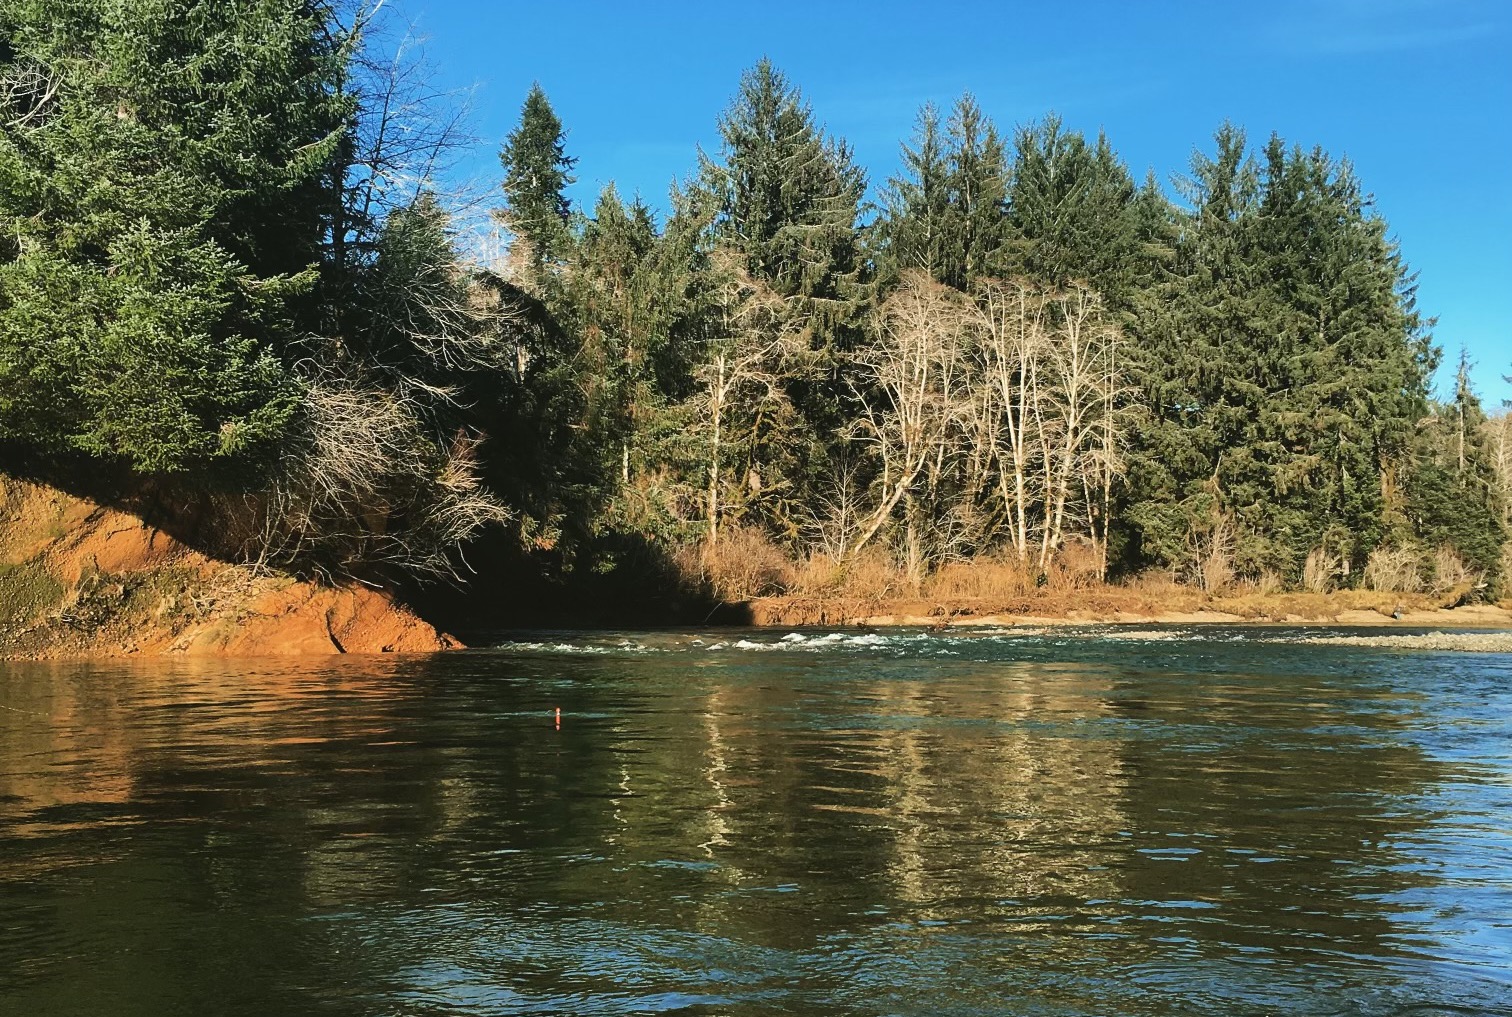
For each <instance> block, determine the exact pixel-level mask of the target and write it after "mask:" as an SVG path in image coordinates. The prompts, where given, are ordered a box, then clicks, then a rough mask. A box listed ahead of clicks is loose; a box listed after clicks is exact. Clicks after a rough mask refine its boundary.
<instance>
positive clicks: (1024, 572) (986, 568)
mask: <svg viewBox="0 0 1512 1017" xmlns="http://www.w3.org/2000/svg"><path fill="white" fill-rule="evenodd" d="M1034 589H1035V574H1034V573H1033V572H1031V571H1030V570H1029V569H1028V567H1027V566H1025V565H1024V563H1023V562H1021V561H1019V560H1018V558H1016V557H1003V556H998V555H989V556H983V557H981V558H976V559H973V560H971V561H958V562H951V563H950V564H949V565H946V566H945V567H944V568H942V569H940V570H939V571H938V572H936V573H935V574H934V575H932V576H930V577H929V578H928V579H926V580H925V582H924V591H923V593H924V596H925V597H926V598H928V599H931V600H969V599H980V598H994V597H996V598H1007V597H1025V596H1029V595H1030V594H1032V593H1033V592H1034Z"/></svg>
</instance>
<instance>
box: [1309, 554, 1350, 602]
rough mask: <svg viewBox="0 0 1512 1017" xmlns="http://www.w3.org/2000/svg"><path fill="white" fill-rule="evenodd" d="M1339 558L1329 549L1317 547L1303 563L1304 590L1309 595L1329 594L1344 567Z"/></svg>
mask: <svg viewBox="0 0 1512 1017" xmlns="http://www.w3.org/2000/svg"><path fill="white" fill-rule="evenodd" d="M1342 564H1343V563H1342V562H1341V561H1340V559H1339V556H1338V555H1336V554H1334V553H1333V552H1331V551H1329V550H1328V549H1327V548H1323V547H1315V548H1313V549H1312V550H1311V551H1309V552H1308V553H1307V560H1306V561H1304V562H1303V563H1302V589H1304V590H1306V591H1307V592H1308V593H1327V592H1328V591H1329V590H1331V589H1333V585H1334V580H1335V578H1336V577H1337V576H1338V575H1339V569H1340V567H1341V566H1342Z"/></svg>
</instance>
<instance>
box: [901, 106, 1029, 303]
mask: <svg viewBox="0 0 1512 1017" xmlns="http://www.w3.org/2000/svg"><path fill="white" fill-rule="evenodd" d="M915 144H916V145H917V148H916V149H915V148H910V147H908V146H907V145H905V146H903V167H904V175H903V176H901V177H895V178H893V179H892V180H890V181H889V182H888V188H887V191H886V192H885V194H884V198H883V203H884V210H883V215H882V218H881V220H880V221H879V223H878V230H879V232H880V234H881V238H882V242H883V248H884V252H885V253H884V257H883V260H884V261H885V262H886V263H887V264H888V266H889V267H890V268H891V270H892V272H894V273H897V272H901V271H906V270H908V269H911V268H914V269H921V270H923V271H925V272H926V273H928V274H929V276H930V277H931V278H932V279H934V280H936V281H937V282H942V283H945V284H946V285H949V286H954V287H956V288H957V289H962V290H965V289H969V288H970V287H971V285H972V284H973V283H975V282H976V281H977V280H978V279H981V278H985V277H989V276H992V275H994V274H996V273H997V272H998V271H1000V270H1001V269H1002V268H1003V267H1004V266H1003V244H1004V241H1005V237H1006V225H1007V224H1006V220H1005V218H1004V211H1005V204H1006V200H1007V179H1008V170H1007V155H1006V151H1005V149H1004V147H1003V143H1002V141H1001V140H1000V139H999V137H998V134H997V129H996V128H995V127H994V126H993V124H992V122H991V121H990V120H988V119H987V117H986V116H985V115H984V114H983V113H982V109H981V107H980V106H978V105H977V103H976V100H975V99H973V98H972V97H971V96H970V95H965V96H962V97H961V98H960V99H959V100H957V102H956V104H955V106H954V108H953V109H952V111H951V115H950V120H949V122H948V124H946V125H944V126H943V131H942V125H941V123H940V117H939V113H938V112H937V111H936V110H935V109H934V108H933V107H931V106H926V107H925V108H924V109H923V110H922V111H920V114H919V122H918V128H917V131H916V134H915Z"/></svg>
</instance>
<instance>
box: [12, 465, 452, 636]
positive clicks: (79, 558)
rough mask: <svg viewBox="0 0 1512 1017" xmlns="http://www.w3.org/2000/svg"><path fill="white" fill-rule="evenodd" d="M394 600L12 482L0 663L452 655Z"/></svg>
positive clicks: (431, 629) (110, 509)
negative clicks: (224, 557)
mask: <svg viewBox="0 0 1512 1017" xmlns="http://www.w3.org/2000/svg"><path fill="white" fill-rule="evenodd" d="M456 645H457V643H456V641H455V640H454V639H452V638H450V637H449V636H447V635H445V634H443V633H441V632H439V631H438V630H437V629H436V628H435V627H434V626H433V625H431V624H429V623H427V622H425V621H424V620H422V619H421V618H419V617H418V616H417V615H415V614H414V613H413V612H412V611H410V610H409V609H408V608H406V607H405V606H403V605H402V604H400V603H398V602H397V601H396V600H395V599H394V598H393V597H392V596H391V595H390V594H389V593H387V592H386V591H383V590H379V589H374V588H370V587H367V586H364V585H361V584H348V585H344V586H324V585H320V584H316V583H311V582H304V581H299V580H294V579H291V578H288V577H287V576H280V575H275V574H269V573H267V572H265V571H262V570H258V569H256V568H254V567H251V566H248V565H244V564H234V563H229V562H225V561H220V560H216V559H215V558H213V557H210V556H208V555H207V554H205V553H203V552H201V551H198V550H196V549H194V548H193V547H190V546H188V545H187V544H185V543H183V542H182V541H180V540H178V539H177V538H175V537H173V536H171V535H169V534H168V533H166V532H164V531H163V530H161V529H158V528H156V527H154V526H152V525H150V524H149V523H147V522H145V521H144V520H143V519H142V518H141V517H139V516H137V515H135V514H133V513H132V512H130V511H128V510H125V509H121V508H115V507H110V506H106V505H102V504H100V503H97V502H94V501H91V500H89V499H87V498H82V497H78V496H76V495H73V494H69V493H67V492H64V491H60V490H58V489H56V488H53V487H48V486H46V485H42V484H37V483H30V482H27V481H21V480H16V479H12V478H8V477H5V476H0V657H23V658H25V657H102V656H103V657H111V656H127V655H136V654H142V655H154V654H189V655H195V654H198V655H209V656H265V655H293V654H304V655H309V654H339V653H420V652H430V651H435V650H443V649H449V648H452V647H454V646H456Z"/></svg>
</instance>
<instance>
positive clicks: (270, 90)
mask: <svg viewBox="0 0 1512 1017" xmlns="http://www.w3.org/2000/svg"><path fill="white" fill-rule="evenodd" d="M340 11H341V13H340V14H338V12H337V10H336V9H335V8H333V7H332V6H331V5H328V4H325V3H323V2H315V0H248V2H246V3H243V4H238V5H235V10H234V11H232V12H230V13H228V12H227V9H226V6H225V5H223V4H218V3H214V2H211V0H181V2H178V3H172V4H169V3H164V2H161V0H45V2H44V0H11V2H9V3H6V4H4V5H0V449H3V450H5V451H6V452H7V454H16V455H17V458H18V459H19V458H20V457H21V456H22V455H24V456H25V457H26V459H27V460H28V461H30V462H33V463H38V462H41V463H51V464H53V465H54V467H55V468H56V469H59V470H74V471H79V470H81V469H83V470H85V471H88V470H93V469H95V468H96V467H101V468H104V470H105V471H106V472H111V473H113V474H115V475H118V476H126V477H130V478H136V480H137V481H138V482H140V483H142V484H147V483H154V484H162V483H167V482H172V483H175V484H178V485H180V488H181V489H183V490H189V489H194V490H200V491H209V492H211V493H212V495H213V496H214V497H215V498H219V499H221V500H222V502H224V503H235V504H237V505H240V506H241V509H240V511H241V512H242V514H243V516H246V517H250V518H251V519H252V522H251V524H250V525H246V523H247V520H246V519H245V518H244V519H243V520H242V525H239V526H228V527H227V532H228V534H234V539H235V540H237V541H240V543H239V544H238V545H237V547H238V553H242V554H245V555H247V556H249V557H258V558H261V559H262V560H264V561H266V562H268V563H269V564H273V565H282V566H286V567H293V568H298V569H303V570H306V571H317V572H319V571H324V572H330V573H340V572H347V573H352V572H359V571H361V570H363V569H365V568H372V567H373V566H375V565H389V566H392V567H394V568H396V569H399V570H403V571H408V572H416V571H418V572H423V573H438V572H441V573H444V572H446V571H448V570H450V569H452V568H454V567H455V566H456V565H457V563H458V561H459V560H460V559H458V558H456V557H455V556H454V549H455V548H456V547H457V546H458V545H459V544H462V543H465V542H467V541H468V540H470V539H472V538H474V537H475V536H476V535H477V534H479V533H486V532H492V533H494V534H495V535H497V534H500V533H507V535H508V536H509V539H510V540H511V542H512V543H513V544H514V545H515V546H516V547H517V548H520V549H523V550H524V552H525V557H531V556H534V557H533V560H534V561H535V564H536V565H537V566H538V567H542V568H545V569H547V570H548V571H556V572H559V573H576V572H580V573H584V574H589V573H591V574H600V573H605V572H615V571H617V570H621V569H634V568H640V567H643V566H644V565H645V562H646V560H647V556H648V554H649V555H650V556H651V557H655V554H654V552H655V550H656V549H661V550H662V551H664V552H666V553H667V554H680V555H682V556H683V557H684V558H685V559H687V558H688V556H689V555H691V556H692V558H693V559H696V560H697V561H698V562H699V563H701V564H700V567H707V568H714V567H715V563H717V562H718V561H719V560H720V556H721V553H722V552H721V548H722V547H723V546H724V544H725V542H727V541H733V542H735V543H736V544H739V545H740V546H743V547H746V548H751V547H757V546H761V545H763V544H768V545H775V546H776V547H779V548H781V549H783V550H784V551H785V552H786V553H788V554H789V555H791V556H793V557H795V558H802V557H805V556H817V555H823V556H826V557H827V558H828V559H829V560H831V561H833V562H835V563H836V564H837V567H848V565H849V563H853V562H855V561H857V560H859V557H860V556H861V555H863V554H866V555H876V554H879V553H880V554H885V555H887V556H890V557H891V558H892V559H893V560H894V561H895V562H896V563H899V564H900V565H902V566H903V567H904V572H905V574H906V575H907V576H908V577H909V578H910V580H911V581H912V582H914V583H915V584H917V583H920V582H922V581H923V579H924V577H925V576H926V575H927V574H928V573H929V572H930V571H931V570H933V569H936V568H938V567H940V566H943V565H947V564H949V563H951V562H953V561H956V560H959V559H962V558H969V557H973V556H979V555H997V556H1004V557H1007V558H1010V559H1014V560H1016V561H1017V562H1018V563H1019V566H1020V567H1022V568H1023V569H1025V570H1028V572H1029V573H1030V574H1033V573H1035V572H1038V573H1040V574H1044V573H1045V572H1048V571H1051V570H1053V569H1055V568H1057V567H1058V564H1057V563H1058V562H1061V561H1062V560H1063V559H1067V558H1068V556H1070V557H1075V556H1077V555H1080V557H1081V560H1083V561H1091V562H1093V563H1094V567H1095V572H1096V573H1097V574H1098V575H1101V576H1105V577H1108V576H1117V575H1120V574H1130V573H1133V572H1137V571H1140V570H1143V569H1149V568H1158V569H1165V570H1170V571H1172V572H1175V573H1177V574H1180V575H1182V576H1185V577H1186V578H1188V579H1190V580H1192V581H1195V582H1198V583H1200V584H1201V585H1203V586H1205V587H1207V588H1210V589H1211V588H1217V587H1219V586H1222V585H1224V584H1226V583H1230V582H1233V581H1236V580H1245V579H1248V580H1252V581H1255V582H1281V583H1291V584H1296V585H1308V586H1312V587H1314V588H1326V587H1329V586H1350V585H1357V584H1360V583H1367V584H1375V585H1380V586H1382V587H1383V588H1385V587H1390V588H1409V587H1412V588H1442V589H1453V590H1461V591H1462V592H1464V594H1465V595H1466V596H1477V595H1480V596H1485V595H1491V594H1493V593H1494V592H1495V591H1496V589H1497V584H1498V583H1499V581H1500V571H1501V562H1502V548H1503V545H1504V543H1505V538H1506V525H1507V520H1508V518H1509V511H1512V509H1509V504H1508V493H1509V491H1512V481H1508V480H1507V477H1508V476H1509V475H1512V471H1509V466H1512V453H1509V452H1508V451H1507V450H1508V449H1509V448H1512V441H1508V440H1506V435H1507V434H1508V433H1509V432H1508V430H1507V428H1506V427H1505V426H1504V421H1503V422H1502V423H1498V421H1495V420H1488V419H1487V417H1486V415H1485V413H1484V412H1483V411H1482V410H1481V408H1480V405H1479V403H1478V402H1477V401H1476V399H1475V395H1474V393H1473V391H1472V390H1471V387H1470V384H1469V373H1468V366H1467V365H1466V364H1465V363H1463V362H1462V364H1461V370H1460V372H1459V380H1458V383H1457V385H1456V388H1455V391H1454V393H1453V395H1452V397H1451V398H1449V399H1447V400H1445V401H1442V402H1440V401H1436V400H1434V399H1433V398H1432V392H1431V377H1432V373H1433V371H1434V369H1435V367H1436V365H1437V360H1438V356H1439V354H1438V350H1437V348H1436V347H1435V346H1434V344H1433V341H1432V336H1431V327H1432V322H1431V321H1430V320H1428V319H1426V318H1425V317H1423V315H1422V314H1421V313H1420V312H1419V311H1418V309H1417V307H1416V303H1415V294H1414V279H1413V276H1412V275H1411V273H1410V272H1409V271H1408V269H1407V267H1406V264H1405V262H1404V260H1403V257H1402V254H1401V252H1400V251H1399V250H1398V249H1397V247H1396V244H1395V243H1394V241H1393V240H1392V238H1391V236H1390V232H1389V229H1388V226H1387V224H1386V222H1385V221H1384V219H1383V218H1382V217H1381V216H1380V215H1379V214H1378V212H1377V211H1376V209H1375V207H1374V205H1373V202H1372V200H1371V198H1370V196H1369V195H1368V193H1367V192H1366V191H1365V190H1364V188H1363V185H1362V184H1361V182H1360V181H1359V180H1358V178H1357V177H1356V175H1355V172H1354V170H1353V168H1352V167H1351V166H1350V164H1349V163H1348V162H1347V161H1346V160H1342V159H1337V158H1334V157H1333V156H1330V155H1329V154H1328V153H1326V152H1324V151H1323V150H1322V149H1317V148H1314V149H1303V148H1300V147H1296V146H1288V145H1287V144H1286V143H1285V142H1284V141H1283V140H1282V139H1281V138H1279V137H1272V138H1270V139H1269V140H1268V141H1267V143H1266V144H1265V145H1264V146H1263V147H1262V148H1261V149H1259V150H1258V151H1257V150H1256V149H1254V148H1253V147H1252V146H1251V145H1250V144H1249V142H1248V140H1247V138H1246V136H1245V134H1244V132H1243V131H1242V130H1240V129H1239V128H1237V127H1234V126H1232V125H1224V126H1223V127H1222V128H1220V129H1219V131H1218V132H1217V134H1216V135H1215V137H1214V139H1213V141H1212V144H1211V145H1210V146H1209V148H1208V149H1207V150H1206V151H1204V152H1198V153H1196V154H1194V156H1193V157H1192V160H1191V166H1190V170H1189V173H1188V174H1187V175H1186V176H1185V177H1183V178H1181V179H1180V180H1178V181H1177V182H1176V187H1175V189H1174V192H1173V193H1170V194H1168V193H1167V191H1166V190H1165V189H1164V188H1162V186H1161V185H1160V183H1159V182H1158V181H1157V180H1156V179H1154V177H1153V176H1148V175H1147V176H1146V177H1145V178H1144V180H1143V182H1142V183H1139V182H1136V181H1137V178H1136V177H1135V175H1134V174H1132V173H1131V172H1130V170H1129V167H1128V166H1127V165H1125V163H1124V162H1123V161H1122V160H1121V159H1120V158H1119V156H1118V155H1117V153H1116V152H1115V150H1114V149H1113V147H1112V144H1111V142H1110V141H1109V139H1108V138H1107V137H1106V136H1105V135H1102V134H1099V135H1098V136H1097V137H1095V138H1088V137H1086V136H1084V135H1082V134H1081V133H1079V132H1077V131H1075V130H1073V129H1071V128H1070V127H1068V126H1067V125H1066V124H1065V123H1064V122H1063V121H1062V120H1060V119H1059V118H1057V117H1055V116H1053V115H1052V116H1048V117H1046V118H1045V119H1043V120H1041V121H1039V122H1037V123H1032V124H1028V125H1024V126H1021V127H1018V128H1016V129H1014V130H1012V131H1010V132H1008V133H1007V134H1004V133H1003V132H1001V131H1000V130H999V128H998V126H997V125H996V124H994V123H993V122H992V119H991V117H990V116H989V115H988V113H987V111H986V110H984V109H983V107H982V106H981V105H980V104H979V103H978V102H977V101H976V100H975V99H973V98H972V97H971V96H970V95H966V96H963V97H961V98H960V99H959V100H958V101H957V102H955V103H954V104H952V105H951V106H950V107H949V108H948V109H946V110H939V109H936V108H935V107H933V106H926V107H925V108H924V109H923V110H921V111H920V112H919V114H918V119H917V121H916V128H915V131H914V134H913V136H912V138H911V139H910V140H909V141H908V142H907V143H906V144H905V145H904V146H903V147H902V151H901V169H900V172H899V173H898V174H897V175H896V176H895V177H894V178H893V179H891V180H889V181H887V182H886V184H885V185H883V186H882V187H880V188H879V190H878V193H877V199H878V204H877V206H876V207H873V206H870V205H869V204H868V203H867V178H866V174H865V172H864V171H863V169H862V168H861V167H860V166H858V165H857V164H856V162H855V160H854V158H853V156H852V153H851V150H850V148H849V147H848V145H847V144H846V143H845V142H844V140H843V139H840V138H838V137H836V136H834V135H833V134H831V133H830V132H829V131H828V130H827V129H826V128H825V127H824V126H823V125H822V123H821V121H820V120H819V119H818V118H817V117H816V115H815V112H814V111H813V109H812V108H811V107H810V105H809V104H808V102H807V100H806V99H805V98H804V96H803V94H802V92H801V91H800V90H799V89H798V88H797V87H796V86H795V85H794V84H792V83H791V82H790V81H789V80H788V79H787V78H786V77H785V76H784V75H783V74H782V72H781V71H779V70H778V69H777V68H776V67H775V66H773V65H772V63H771V62H770V61H767V60H762V61H761V62H759V63H758V64H757V65H756V66H755V67H753V68H751V69H750V70H749V71H747V72H746V73H745V74H744V75H743V76H742V77H741V79H740V80H739V82H738V84H737V85H736V88H735V92H734V95H733V98H732V100H731V102H730V104H729V106H728V108H727V109H726V111H725V113H724V115H723V116H722V117H721V118H720V119H719V121H718V123H717V125H715V126H716V128H717V137H718V144H717V147H716V148H715V149H714V150H713V151H711V152H700V153H698V154H697V166H696V171H695V172H694V174H693V175H692V176H691V178H690V179H689V180H688V181H687V182H686V183H685V184H683V185H681V186H679V187H676V188H674V190H673V192H672V194H671V195H670V196H669V198H668V200H667V201H666V202H665V206H664V207H665V210H666V211H665V214H662V213H660V212H659V211H658V208H659V207H661V205H660V203H658V202H656V201H654V200H643V198H642V197H641V196H638V195H625V194H622V193H621V192H620V191H619V190H618V189H616V188H615V186H614V185H613V184H610V185H609V186H607V187H605V188H604V189H603V190H602V192H601V193H600V194H599V195H598V197H597V199H596V200H595V201H593V202H591V203H590V202H583V203H582V204H581V206H574V203H573V201H572V200H571V198H570V194H572V193H573V191H572V188H573V186H574V184H575V183H576V177H575V175H574V174H575V172H576V170H577V162H576V160H575V158H574V157H573V156H572V155H571V154H569V151H568V145H567V139H568V137H569V132H568V129H567V127H566V126H565V125H564V124H563V122H562V120H561V119H560V117H559V116H558V114H557V112H556V111H555V109H554V108H553V107H552V104H551V102H550V100H549V99H548V97H547V95H546V92H545V91H544V89H543V88H542V87H541V86H540V85H539V84H537V85H535V86H533V87H532V88H531V90H530V91H529V93H528V94H527V96H526V97H525V101H524V104H523V106H522V108H521V111H520V119H519V123H518V125H517V127H516V128H515V129H514V130H513V131H512V132H510V133H509V135H508V136H507V138H505V139H504V140H503V143H502V146H501V148H500V151H499V161H500V165H501V170H502V180H501V183H500V194H501V201H500V206H501V207H500V208H499V210H498V212H499V222H500V224H501V225H502V226H503V227H504V228H505V229H506V230H507V232H508V236H509V243H508V247H507V250H505V251H503V252H502V253H501V256H500V257H498V258H496V259H495V260H494V262H492V263H489V264H482V263H480V259H472V258H468V257H466V256H464V253H463V250H462V248H461V247H460V246H459V243H458V241H457V237H456V235H455V231H454V226H453V223H452V220H451V217H450V215H449V202H448V200H447V197H446V195H445V194H443V193H439V192H438V187H439V184H440V181H439V180H438V179H437V177H438V174H437V167H438V166H441V165H443V164H444V162H445V155H446V152H447V151H448V150H449V149H450V148H451V147H452V146H453V145H454V144H455V143H456V141H457V140H458V120H457V116H456V113H455V111H454V110H451V109H448V108H445V104H444V103H440V104H437V103H435V102H432V101H431V100H434V99H435V98H436V93H433V92H430V91H428V90H427V89H425V88H421V87H418V86H417V79H416V78H415V77H414V76H413V75H412V74H411V72H410V71H408V70H405V69H403V68H402V67H400V65H398V64H396V63H395V62H393V61H391V60H384V59H375V58H374V54H373V52H372V50H371V46H372V42H371V40H372V39H373V38H374V37H375V34H374V33H373V31H372V29H373V26H374V17H375V14H374V7H371V6H369V7H364V6H362V5H360V4H359V5H356V6H351V5H341V6H340ZM428 103H429V104H428ZM609 170H612V167H594V174H595V175H598V174H600V173H604V174H605V175H607V171H609ZM1498 419H1501V418H1498ZM228 539H229V538H228ZM495 539H497V537H496V538H495ZM774 553H775V552H774ZM745 586H746V587H749V588H752V589H754V588H758V587H759V588H761V589H769V588H771V586H772V581H768V580H762V581H760V582H757V581H755V580H752V581H751V582H749V583H746V584H745ZM743 588H744V587H743Z"/></svg>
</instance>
